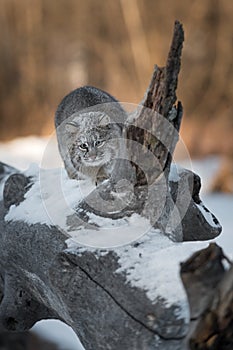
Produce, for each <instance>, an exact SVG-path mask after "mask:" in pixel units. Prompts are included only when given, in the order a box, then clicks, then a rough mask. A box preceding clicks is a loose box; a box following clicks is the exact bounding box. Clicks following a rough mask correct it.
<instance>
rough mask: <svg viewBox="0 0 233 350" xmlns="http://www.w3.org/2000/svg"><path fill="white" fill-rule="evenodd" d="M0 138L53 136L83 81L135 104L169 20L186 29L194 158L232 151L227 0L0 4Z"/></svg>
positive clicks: (6, 0)
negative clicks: (63, 107)
mask: <svg viewBox="0 0 233 350" xmlns="http://www.w3.org/2000/svg"><path fill="white" fill-rule="evenodd" d="M0 5H1V11H0V31H1V38H0V123H1V128H0V138H1V140H2V141H5V140H10V139H12V138H14V137H18V136H25V135H29V134H36V135H47V134H49V133H50V132H52V131H53V115H54V112H55V109H56V107H57V105H58V103H59V102H60V100H61V99H62V97H63V96H64V95H66V94H67V93H68V92H69V91H70V90H72V89H74V88H76V87H79V86H81V85H84V84H90V85H94V86H97V87H100V88H102V89H104V90H107V91H108V92H109V93H111V94H112V95H114V96H115V97H116V98H118V99H119V100H120V101H122V102H132V103H138V102H139V101H140V100H141V99H142V97H143V95H144V92H145V90H146V88H147V86H148V83H149V81H150V77H151V74H152V71H153V65H154V64H155V63H156V64H158V65H160V66H163V65H164V64H165V62H166V57H167V53H168V50H169V45H170V41H171V37H172V31H173V25H174V21H175V19H178V20H179V21H181V22H182V23H183V25H184V30H185V45H184V49H183V60H182V67H181V73H180V80H179V89H178V98H179V99H180V100H181V101H182V102H183V105H184V121H183V126H182V138H183V139H184V141H185V143H186V145H187V147H188V149H189V152H190V153H191V154H192V155H195V156H196V155H198V156H199V155H203V154H212V153H224V154H228V155H230V154H231V155H232V152H233V137H232V135H233V106H232V96H233V64H232V63H233V25H232V22H233V2H232V1H230V0H205V1H202V0H192V1H191V0H190V1H187V0H183V1H173V0H164V1H163V0H108V1H107V0H105V1H103V0H85V1H83V0H20V1H19V0H0Z"/></svg>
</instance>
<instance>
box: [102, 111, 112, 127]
mask: <svg viewBox="0 0 233 350" xmlns="http://www.w3.org/2000/svg"><path fill="white" fill-rule="evenodd" d="M110 122H111V119H110V117H109V116H108V115H107V114H102V115H101V116H100V118H99V125H100V126H106V125H108V124H109V123H110Z"/></svg>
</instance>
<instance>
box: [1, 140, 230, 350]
mask: <svg viewBox="0 0 233 350" xmlns="http://www.w3.org/2000/svg"><path fill="white" fill-rule="evenodd" d="M54 147H55V148H56V145H55V138H54V137H51V138H50V139H46V138H36V137H29V138H24V139H17V140H14V141H12V142H10V143H7V144H0V161H2V162H5V163H7V164H10V165H12V166H15V167H16V168H19V169H21V170H26V169H27V168H28V166H29V164H30V163H32V162H35V163H38V164H42V166H43V167H45V168H46V167H52V166H60V160H59V158H56V157H53V156H52V154H53V150H54ZM219 164H220V160H219V159H218V158H216V157H210V158H208V159H204V160H199V161H192V162H190V160H189V161H186V162H184V161H183V162H181V165H182V166H184V167H187V168H191V169H192V170H193V171H195V172H196V173H198V174H199V175H200V176H201V178H202V195H201V197H202V200H203V202H204V203H205V205H206V206H207V207H208V208H209V209H210V210H211V211H212V212H213V213H214V214H215V215H216V217H217V218H218V219H219V221H220V223H221V224H222V226H223V233H222V234H221V235H220V237H218V238H217V239H216V241H217V243H218V244H219V245H221V246H222V247H223V249H224V251H225V252H226V254H227V255H229V256H231V257H233V233H232V227H231V224H232V218H231V215H232V212H233V196H232V195H224V194H211V193H209V192H208V190H209V187H210V185H211V179H212V178H213V175H214V173H215V172H216V171H217V169H218V167H219ZM179 249H181V250H182V246H181V247H180V248H179ZM197 249H198V248H197ZM158 254H159V253H158ZM163 254H164V252H163ZM122 259H123V255H122ZM33 331H34V332H37V333H38V334H40V335H41V336H43V337H45V338H47V339H51V340H54V341H55V342H56V343H57V344H59V348H60V350H73V349H75V350H80V349H83V348H82V346H81V345H80V343H79V342H78V338H77V337H76V335H75V334H74V332H73V331H72V330H71V328H70V327H68V326H66V325H63V324H62V323H61V322H59V321H55V320H49V321H41V322H38V323H37V324H36V325H35V326H34V327H33Z"/></svg>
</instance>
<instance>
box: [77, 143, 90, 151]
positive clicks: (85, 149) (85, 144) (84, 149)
mask: <svg viewBox="0 0 233 350" xmlns="http://www.w3.org/2000/svg"><path fill="white" fill-rule="evenodd" d="M78 147H79V149H81V151H88V144H87V143H81V145H79V146H78Z"/></svg>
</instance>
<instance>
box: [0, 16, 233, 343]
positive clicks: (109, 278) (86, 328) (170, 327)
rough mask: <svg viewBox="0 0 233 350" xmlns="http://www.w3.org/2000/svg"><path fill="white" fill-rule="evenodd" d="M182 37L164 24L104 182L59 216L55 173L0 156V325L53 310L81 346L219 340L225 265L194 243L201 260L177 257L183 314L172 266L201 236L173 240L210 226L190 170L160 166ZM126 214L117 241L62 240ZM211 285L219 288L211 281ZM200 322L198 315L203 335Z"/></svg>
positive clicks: (171, 130) (176, 111)
mask: <svg viewBox="0 0 233 350" xmlns="http://www.w3.org/2000/svg"><path fill="white" fill-rule="evenodd" d="M183 40H184V34H183V29H182V26H181V24H180V23H179V22H176V23H175V28H174V36H173V40H172V44H171V49H170V52H169V55H168V60H167V64H166V67H164V68H159V67H157V66H156V67H155V69H154V72H153V75H152V79H151V83H150V86H149V88H148V91H147V92H146V95H145V98H144V100H143V104H142V105H140V106H139V107H138V108H137V109H136V110H135V112H134V113H132V114H131V115H129V118H128V120H127V125H126V141H127V142H126V143H127V151H128V154H127V157H126V158H125V159H123V160H120V164H119V165H121V166H118V167H117V168H116V169H114V170H113V177H112V179H111V180H107V181H105V182H103V183H102V184H100V185H98V186H97V187H96V188H95V189H94V190H93V191H92V192H91V193H90V194H89V195H86V196H85V198H84V199H83V200H79V201H77V203H76V205H75V208H74V210H73V207H72V210H73V211H72V214H71V215H68V214H67V212H66V209H67V203H66V201H65V200H64V193H63V189H62V188H61V176H60V177H59V176H54V173H53V177H52V180H51V179H49V176H50V175H49V172H46V171H45V170H42V171H41V173H39V174H37V173H30V175H28V173H20V172H19V171H17V170H16V169H13V168H11V167H9V166H7V165H6V164H2V163H0V185H1V187H4V189H3V198H1V200H0V254H1V260H0V300H1V304H0V328H1V329H3V330H9V331H25V330H28V329H30V327H32V325H33V324H34V323H35V322H37V321H39V320H41V319H46V318H56V319H60V320H62V321H63V322H65V323H67V324H68V325H70V326H71V327H72V328H73V329H74V331H75V332H76V334H77V335H78V336H79V338H80V340H81V342H82V343H83V345H84V347H85V349H86V350H93V349H96V350H101V349H109V350H119V349H124V350H132V349H134V350H142V349H143V350H155V349H163V350H171V349H172V350H185V349H187V346H186V345H187V344H190V346H191V347H193V346H194V347H195V346H199V344H202V343H203V341H204V342H205V343H206V344H207V343H208V342H209V341H210V340H211V341H213V342H214V341H215V339H218V338H219V334H220V333H221V331H222V330H223V334H224V337H225V338H224V339H228V342H229V341H230V340H229V339H230V338H231V327H230V325H231V324H232V319H231V316H230V311H231V310H232V309H230V305H231V300H232V295H231V292H230V289H231V280H232V274H231V272H230V271H231V270H229V272H225V270H224V268H223V266H222V265H221V263H220V262H217V261H216V262H215V260H214V258H213V256H215V255H216V254H217V253H216V254H215V255H214V254H213V256H212V253H211V248H210V254H207V253H206V252H209V250H207V251H204V253H202V252H200V253H197V255H196V256H197V257H198V256H199V255H200V256H201V257H202V256H204V258H203V259H202V258H201V259H199V258H197V261H198V264H196V265H195V264H194V265H195V266H194V267H195V268H193V265H192V262H191V263H189V262H187V264H184V265H182V271H181V276H182V279H183V281H184V285H185V288H186V290H187V295H188V298H189V302H190V306H191V312H192V315H191V318H190V316H189V307H188V300H187V297H186V294H185V293H184V290H183V287H182V285H181V284H180V279H179V276H178V270H179V262H180V261H181V260H182V261H184V260H186V259H187V258H188V256H190V254H191V252H194V251H196V250H197V249H200V248H203V247H205V245H204V243H200V242H199V243H196V242H195V243H193V244H192V245H191V246H190V248H189V249H190V250H188V251H187V250H186V249H187V248H186V247H187V246H186V245H184V244H182V243H174V241H175V242H178V241H180V242H181V241H184V240H186V241H187V240H192V241H194V240H199V241H200V240H206V239H211V238H214V237H216V236H217V235H218V234H219V233H220V232H221V226H220V224H219V223H218V220H217V219H216V218H215V216H214V215H213V214H212V213H210V212H209V210H208V209H207V208H206V207H205V206H204V204H203V203H202V202H201V200H200V197H199V191H200V178H199V177H198V175H196V174H193V173H192V172H191V171H188V170H186V169H181V168H179V169H176V167H175V169H174V167H173V166H172V165H171V160H172V154H173V151H174V148H175V145H176V143H177V140H178V138H179V127H180V123H181V118H182V106H181V103H180V102H176V87H177V79H178V73H179V69H180V60H181V49H182V44H183ZM148 159H149V161H148ZM58 171H59V169H58ZM60 173H61V171H60ZM60 173H59V174H60ZM56 175H57V173H56ZM60 175H61V174H60ZM133 175H135V176H133ZM68 181H73V182H72V184H71V183H68ZM66 183H68V185H69V186H70V187H69V194H71V192H72V191H73V190H75V186H78V185H77V183H78V182H77V183H76V182H75V183H74V180H69V179H66ZM44 185H45V188H44V187H43V186H44ZM56 185H57V187H56ZM46 186H47V187H46ZM35 200H36V205H35ZM33 203H34V204H33ZM61 203H62V204H63V205H64V203H65V205H66V207H64V210H63V207H62V205H61ZM122 203H124V205H122ZM55 216H56V218H57V219H58V221H59V222H58V221H56V220H54V217H55ZM135 217H136V219H137V220H139V221H136V224H135V226H134V228H135V229H136V228H137V223H138V222H139V223H140V224H141V223H142V222H143V227H142V232H141V231H140V237H137V240H135V241H133V239H132V241H131V242H128V241H127V244H125V245H119V244H118V246H117V247H116V246H114V247H111V248H109V247H108V248H106V246H104V247H105V248H103V246H101V247H102V248H100V246H96V245H95V246H94V247H93V246H92V247H90V246H89V247H88V246H84V245H83V244H81V243H80V241H79V240H78V241H77V240H76V241H73V240H72V239H74V236H72V232H73V231H72V230H74V231H75V232H76V233H78V234H80V235H81V234H83V237H84V238H85V237H86V236H85V235H86V232H87V231H89V232H91V233H93V232H94V233H95V234H96V236H95V237H96V239H97V241H98V240H100V239H101V237H102V235H103V234H104V233H105V234H106V229H105V231H104V230H103V228H104V224H105V223H106V222H107V223H109V222H110V226H109V230H110V228H111V225H113V223H114V224H115V223H116V222H118V223H120V225H121V226H120V227H121V228H120V229H118V230H116V233H115V234H116V237H117V235H120V234H122V232H121V230H122V231H123V233H124V225H125V224H126V223H127V224H129V223H133V222H134V219H135ZM95 220H97V223H96V222H95ZM108 220H109V221H108ZM148 223H149V228H148V229H147V228H146V227H144V225H147V224H148ZM101 225H103V226H101ZM139 227H140V225H139ZM101 228H102V231H101ZM131 229H132V227H131ZM131 231H132V230H131ZM107 233H109V232H108V231H107ZM123 236H124V234H123ZM68 237H69V238H70V239H68V240H67V238H68ZM216 249H217V248H216ZM214 252H215V251H214ZM216 252H218V250H216ZM198 254H199V255H198ZM216 256H218V257H220V258H219V259H221V257H222V256H221V254H220V253H219V254H217V255H216ZM213 262H214V263H213ZM208 264H209V265H208ZM211 266H213V270H211V268H210V267H211ZM205 268H206V269H205ZM203 269H204V270H203ZM194 270H195V271H197V272H196V276H197V277H196V279H194V287H192V286H193V284H192V281H191V280H190V279H189V274H190V273H191V274H192V271H194ZM190 271H191V272H190ZM202 271H204V272H205V271H207V273H206V275H205V273H204V275H205V276H206V277H205V278H206V280H205V281H204V282H206V283H202V282H203V280H202V277H200V276H202ZM208 272H210V273H208ZM223 274H224V279H221V276H222V275H223ZM227 276H229V277H227ZM199 277H200V281H199V280H198V278H199ZM224 281H225V282H224ZM195 283H196V284H195ZM214 283H218V286H219V288H217V289H215V290H214V288H212V287H213V285H214ZM189 286H190V288H191V289H189ZM196 286H201V289H200V290H199V289H198V288H197V287H196ZM206 286H207V287H206ZM209 286H210V287H211V288H209ZM196 290H197V291H198V293H197V294H196V296H195V291H196ZM193 291H194V292H193ZM201 291H203V293H205V294H202V292H201ZM215 292H216V293H217V292H218V295H217V294H216V293H215ZM203 296H204V298H203ZM215 298H218V299H215ZM202 299H203V300H202ZM223 299H224V302H223ZM216 300H217V301H219V302H218V303H217V302H216ZM207 305H208V306H209V309H208V310H207V309H206V307H207ZM200 310H201V313H200ZM205 310H207V311H209V310H212V311H211V312H212V313H211V315H215V317H212V316H211V317H207V316H208V312H207V311H206V312H205ZM229 310H230V311H229ZM194 318H195V319H194ZM209 319H210V320H211V322H210V323H208V320H209ZM195 320H197V321H198V322H196V323H195V327H194V328H192V329H191V330H190V331H188V330H189V326H190V324H191V326H192V325H193V324H194V321H195ZM213 320H216V321H217V326H216V327H215V329H214V331H213V332H212V331H211V330H212V328H211V327H212V324H214V323H213V322H212V321H213ZM201 322H204V323H203V324H205V325H206V324H207V323H208V327H207V328H208V329H207V328H206V333H205V334H204V333H203V334H204V335H203V336H202V333H201V332H199V331H198V329H200V327H202V326H201ZM198 327H199V328H198ZM224 332H225V333H224ZM199 335H200V337H199ZM225 335H226V336H225ZM218 341H220V340H218ZM197 344H198V345H197ZM197 348H198V347H197ZM200 349H201V345H200ZM208 349H209V348H208ZM210 349H212V348H210Z"/></svg>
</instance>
